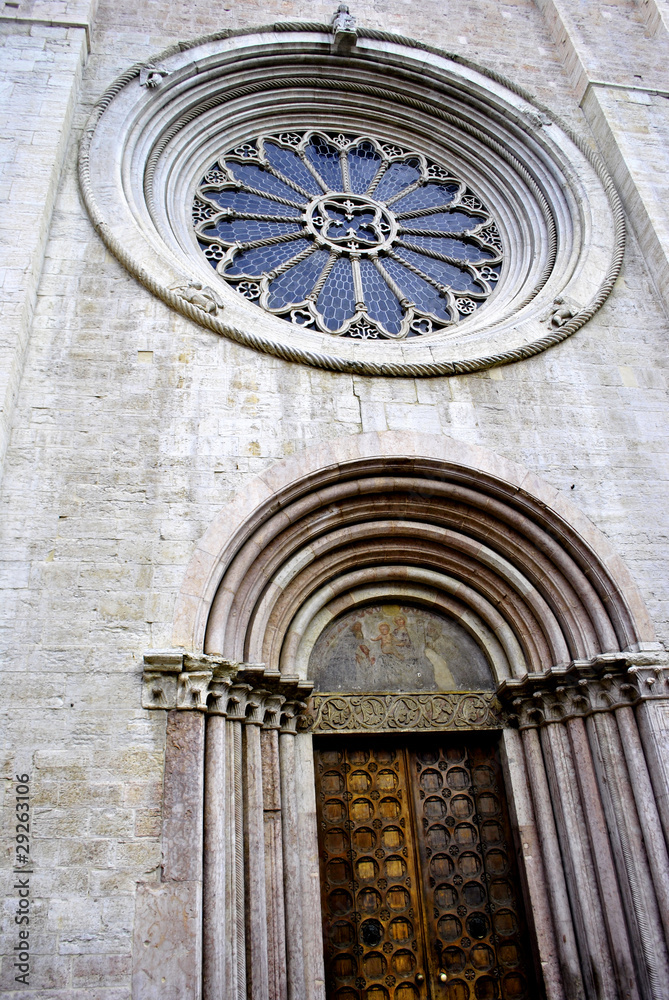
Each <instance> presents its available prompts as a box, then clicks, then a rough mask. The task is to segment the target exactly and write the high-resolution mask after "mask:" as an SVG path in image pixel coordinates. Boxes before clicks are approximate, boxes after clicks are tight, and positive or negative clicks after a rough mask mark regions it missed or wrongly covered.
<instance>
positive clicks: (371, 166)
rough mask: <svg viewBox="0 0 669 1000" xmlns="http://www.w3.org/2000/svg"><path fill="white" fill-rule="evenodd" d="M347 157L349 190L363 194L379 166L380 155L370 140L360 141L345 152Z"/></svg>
mask: <svg viewBox="0 0 669 1000" xmlns="http://www.w3.org/2000/svg"><path fill="white" fill-rule="evenodd" d="M347 159H348V175H349V177H350V179H351V191H353V193H354V194H364V193H365V191H366V190H367V188H368V187H369V185H370V184H371V183H372V181H373V180H374V178H375V177H376V174H377V172H378V169H379V167H380V166H381V156H380V154H379V153H377V151H376V150H375V149H374V146H373V145H372V144H371V142H361V143H360V144H359V145H358V146H356V147H355V149H351V150H350V151H349V152H348V153H347Z"/></svg>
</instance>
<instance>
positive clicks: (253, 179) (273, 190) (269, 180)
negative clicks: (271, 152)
mask: <svg viewBox="0 0 669 1000" xmlns="http://www.w3.org/2000/svg"><path fill="white" fill-rule="evenodd" d="M227 165H228V166H229V167H230V168H231V170H232V173H233V176H234V177H235V178H236V179H237V180H238V181H241V182H242V184H246V185H247V186H248V187H252V188H256V189H257V190H258V191H266V192H267V193H268V194H275V195H277V196H278V197H279V198H289V199H290V200H291V201H294V202H298V203H300V204H302V202H304V204H305V205H306V199H305V197H304V195H303V194H300V193H299V192H298V191H294V190H293V188H291V187H288V185H287V184H284V183H283V181H280V180H279V178H278V177H275V176H274V174H270V173H269V171H268V170H265V169H264V168H263V167H258V166H256V164H255V163H228V164H227Z"/></svg>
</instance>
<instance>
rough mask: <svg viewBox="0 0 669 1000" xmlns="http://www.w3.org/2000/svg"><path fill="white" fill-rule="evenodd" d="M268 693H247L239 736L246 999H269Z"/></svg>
mask: <svg viewBox="0 0 669 1000" xmlns="http://www.w3.org/2000/svg"><path fill="white" fill-rule="evenodd" d="M268 693H269V692H267V691H253V692H251V694H249V698H248V703H247V704H248V706H249V707H250V712H249V714H248V715H247V717H246V720H245V725H244V728H243V734H242V753H243V767H242V774H243V780H244V789H243V798H244V868H245V870H246V895H245V902H246V982H247V990H248V998H249V1000H268V997H269V962H268V955H267V894H266V876H265V821H264V815H263V785H262V756H261V749H260V727H261V726H262V724H263V721H264V715H265V697H266V695H267V694H268Z"/></svg>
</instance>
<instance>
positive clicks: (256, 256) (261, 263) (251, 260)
mask: <svg viewBox="0 0 669 1000" xmlns="http://www.w3.org/2000/svg"><path fill="white" fill-rule="evenodd" d="M308 245H309V244H308V242H307V240H291V242H290V243H277V244H275V245H274V246H271V247H254V248H253V249H252V250H243V251H242V252H241V253H238V254H237V255H236V256H235V259H234V261H233V262H232V264H230V265H229V266H228V267H227V268H226V271H225V273H226V275H232V274H245V275H248V276H249V277H253V278H260V277H262V275H263V274H265V273H266V272H267V271H271V270H272V269H273V268H275V267H279V265H280V264H284V263H285V262H286V261H287V260H290V259H291V257H297V255H298V253H301V252H302V250H304V249H305V247H307V246H308ZM214 263H215V262H214Z"/></svg>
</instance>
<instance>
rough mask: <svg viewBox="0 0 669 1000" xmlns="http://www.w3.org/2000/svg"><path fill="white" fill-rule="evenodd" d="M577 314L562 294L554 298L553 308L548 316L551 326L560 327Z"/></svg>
mask: <svg viewBox="0 0 669 1000" xmlns="http://www.w3.org/2000/svg"><path fill="white" fill-rule="evenodd" d="M575 315H576V313H575V312H574V310H573V309H572V308H571V306H568V305H567V304H566V302H565V300H564V299H563V298H562V296H561V295H558V297H557V298H556V299H553V308H552V309H551V312H550V315H549V316H548V322H549V325H550V326H554V327H556V328H557V329H559V328H560V327H561V326H564V325H565V324H566V323H568V322H569V320H570V319H573V317H574V316H575Z"/></svg>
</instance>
